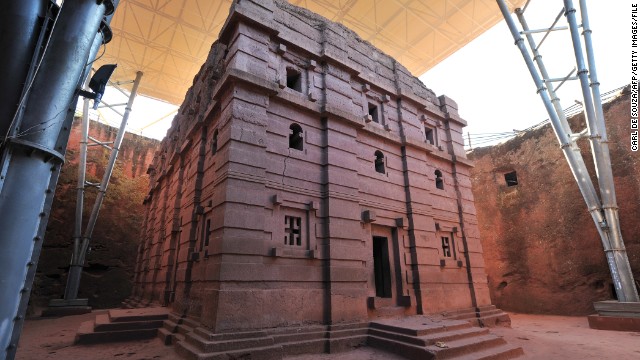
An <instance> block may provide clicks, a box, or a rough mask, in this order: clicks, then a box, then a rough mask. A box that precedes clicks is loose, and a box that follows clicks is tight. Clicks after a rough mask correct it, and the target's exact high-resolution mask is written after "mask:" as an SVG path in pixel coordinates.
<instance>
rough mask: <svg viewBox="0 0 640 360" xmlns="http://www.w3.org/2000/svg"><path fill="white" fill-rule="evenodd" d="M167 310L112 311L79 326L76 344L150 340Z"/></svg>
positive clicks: (165, 317)
mask: <svg viewBox="0 0 640 360" xmlns="http://www.w3.org/2000/svg"><path fill="white" fill-rule="evenodd" d="M168 315H169V311H168V310H167V308H158V307H155V308H146V309H114V310H109V311H108V312H106V313H104V314H98V315H96V318H95V320H91V321H85V322H83V323H82V324H80V328H79V329H78V332H77V334H76V338H75V343H76V344H97V343H105V342H114V341H130V340H141V339H152V338H154V337H156V336H157V334H158V328H160V327H161V326H162V325H163V321H164V320H165V319H167V318H168Z"/></svg>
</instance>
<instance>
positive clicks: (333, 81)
mask: <svg viewBox="0 0 640 360" xmlns="http://www.w3.org/2000/svg"><path fill="white" fill-rule="evenodd" d="M465 124H466V123H465V121H464V120H463V119H462V118H460V116H459V115H458V110H457V105H456V103H455V102H454V101H453V100H451V99H450V98H448V97H446V96H444V95H443V96H439V97H438V96H436V95H435V94H434V92H433V91H431V90H429V89H428V88H426V87H425V86H424V85H423V84H422V83H421V82H420V80H418V79H417V78H416V77H414V76H413V75H411V74H410V73H409V72H408V71H407V70H406V69H405V68H404V67H403V66H402V65H401V64H400V63H399V62H398V61H396V60H394V59H393V58H391V57H389V56H387V55H385V54H384V53H382V52H381V51H380V50H378V49H376V48H375V47H374V46H372V45H371V44H369V43H367V42H366V41H364V40H362V39H360V38H359V37H358V36H357V35H356V34H355V33H354V32H352V31H351V30H348V29H347V28H345V27H344V26H342V25H339V24H337V23H333V22H330V21H328V20H326V19H324V18H321V17H319V16H317V15H315V14H313V13H311V12H309V11H307V10H304V9H301V8H298V7H295V6H293V5H290V4H288V3H286V2H280V1H277V0H264V1H257V0H255V1H253V0H241V1H235V2H234V4H233V5H232V8H231V11H230V15H229V18H228V19H227V22H226V23H225V25H224V27H223V29H222V30H221V33H220V36H219V39H218V40H217V41H216V43H214V44H213V46H212V48H211V52H210V54H209V57H208V59H207V61H206V63H205V64H204V65H203V66H202V68H201V70H200V72H199V73H198V74H197V75H196V77H195V79H194V83H193V86H192V88H191V89H190V90H189V92H188V93H187V96H186V99H185V101H184V103H183V104H182V106H181V108H180V110H179V113H178V115H177V116H176V117H175V119H174V121H173V125H172V127H171V129H170V130H169V131H168V133H167V136H166V138H165V139H164V140H163V141H162V145H161V150H160V151H159V152H158V153H157V154H156V156H155V159H154V163H153V165H152V166H151V167H150V168H149V174H150V176H151V188H150V191H149V194H148V196H147V198H146V199H145V205H146V213H145V221H144V225H143V228H142V229H141V240H140V246H139V251H138V260H137V265H136V270H135V274H134V280H135V285H134V289H133V295H132V299H134V300H135V302H136V303H141V304H150V303H155V304H161V305H165V306H168V307H170V308H171V311H172V312H173V313H174V314H175V315H176V316H178V317H181V318H185V319H190V321H191V323H194V324H197V325H198V326H199V327H202V328H203V329H207V331H209V332H210V333H211V334H221V333H233V332H249V331H257V330H262V329H274V328H287V327H292V326H297V327H300V326H319V325H336V324H351V323H366V322H368V321H370V320H371V319H376V318H380V317H389V316H393V317H402V316H408V315H414V314H434V313H443V312H464V311H471V312H472V313H474V314H476V316H478V317H482V312H483V311H484V310H483V309H489V308H490V305H491V300H490V298H489V291H488V288H487V278H486V274H485V270H484V262H483V258H482V248H481V245H480V240H479V232H478V225H477V219H476V212H475V207H474V200H473V195H472V193H471V183H470V179H469V173H470V168H471V166H472V164H471V162H470V161H469V160H467V158H466V156H465V152H464V149H463V138H462V128H463V127H464V126H465Z"/></svg>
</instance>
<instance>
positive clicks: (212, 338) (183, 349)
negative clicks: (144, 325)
mask: <svg viewBox="0 0 640 360" xmlns="http://www.w3.org/2000/svg"><path fill="white" fill-rule="evenodd" d="M195 325H196V323H195V322H194V321H193V320H190V319H184V318H182V319H177V318H176V317H175V316H172V317H171V318H170V319H168V320H166V321H165V322H164V327H163V328H162V329H160V331H159V336H160V338H161V339H163V341H164V342H165V344H168V343H172V344H175V345H174V346H175V350H176V352H177V353H178V354H180V355H181V356H182V357H183V358H185V359H192V360H195V359H198V360H218V359H220V360H222V359H224V360H227V359H244V358H247V359H254V360H257V359H282V357H283V356H291V355H299V354H306V353H325V352H331V353H334V352H340V351H345V350H349V349H352V348H355V347H359V346H363V345H364V344H365V343H366V340H367V332H368V326H367V323H355V324H346V325H337V326H335V325H334V326H304V327H287V328H274V329H268V330H262V331H247V332H236V333H223V334H214V333H211V332H209V331H207V330H206V329H204V328H202V327H195ZM190 329H191V330H190Z"/></svg>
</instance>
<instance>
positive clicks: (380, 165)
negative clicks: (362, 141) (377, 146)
mask: <svg viewBox="0 0 640 360" xmlns="http://www.w3.org/2000/svg"><path fill="white" fill-rule="evenodd" d="M374 164H375V166H376V171H377V172H379V173H380V174H384V154H383V153H382V151H380V150H378V151H376V160H375V161H374Z"/></svg>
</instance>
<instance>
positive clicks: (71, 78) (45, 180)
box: [0, 0, 113, 359]
mask: <svg viewBox="0 0 640 360" xmlns="http://www.w3.org/2000/svg"><path fill="white" fill-rule="evenodd" d="M107 5H109V6H110V10H111V11H112V10H113V6H111V5H113V3H112V2H111V1H109V2H100V3H97V2H96V1H92V0H66V1H65V2H64V3H63V5H62V7H61V8H60V10H59V14H58V15H57V18H56V20H55V27H54V29H53V30H52V32H51V34H50V38H49V39H48V40H47V42H46V44H45V49H47V50H45V52H44V54H43V55H42V57H41V58H39V59H38V61H37V67H36V69H35V71H34V72H33V73H34V76H33V80H32V81H31V80H29V81H28V86H27V89H26V90H25V91H24V92H23V94H22V96H21V99H22V100H21V101H20V102H19V104H20V106H24V111H22V112H20V111H21V109H22V108H20V109H15V111H16V113H20V116H14V118H13V120H12V123H11V124H10V126H9V127H8V128H7V129H9V134H7V136H6V137H4V136H5V134H2V136H3V139H2V140H3V143H2V148H1V149H0V152H1V154H0V214H2V216H0V248H1V249H3V250H2V251H0V289H2V290H1V291H0V355H1V356H2V357H3V358H5V357H6V358H9V359H11V358H13V357H14V355H15V348H16V346H17V341H18V339H19V332H20V329H21V325H22V321H23V319H24V315H25V314H24V307H23V306H22V305H23V304H24V303H25V302H26V301H25V300H26V298H27V297H28V296H29V292H30V288H31V283H30V282H31V281H30V276H29V274H31V273H32V271H33V268H34V267H35V264H36V261H34V260H37V259H34V253H35V252H36V250H37V249H39V247H38V246H37V245H36V243H38V242H41V241H42V237H43V235H44V230H45V228H46V221H47V219H48V214H49V211H50V208H51V201H50V199H51V196H52V193H53V191H54V190H53V188H55V183H56V178H57V172H58V170H59V168H60V166H61V165H62V162H63V161H64V153H65V151H66V142H65V141H63V140H65V139H66V138H67V136H68V132H69V130H70V126H71V124H70V122H69V120H70V119H71V117H70V116H69V113H70V112H71V113H72V112H73V111H74V108H75V102H76V99H77V91H76V90H77V88H78V86H79V84H80V83H81V79H82V74H83V69H84V65H85V64H86V62H87V60H88V57H89V53H90V49H91V45H92V41H93V39H94V37H95V34H96V33H97V31H98V28H99V26H100V22H101V21H102V19H103V17H104V15H105V12H106V11H107ZM0 26H2V27H3V28H4V27H5V26H9V24H8V23H7V24H5V23H2V24H0ZM34 51H35V50H34Z"/></svg>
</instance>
